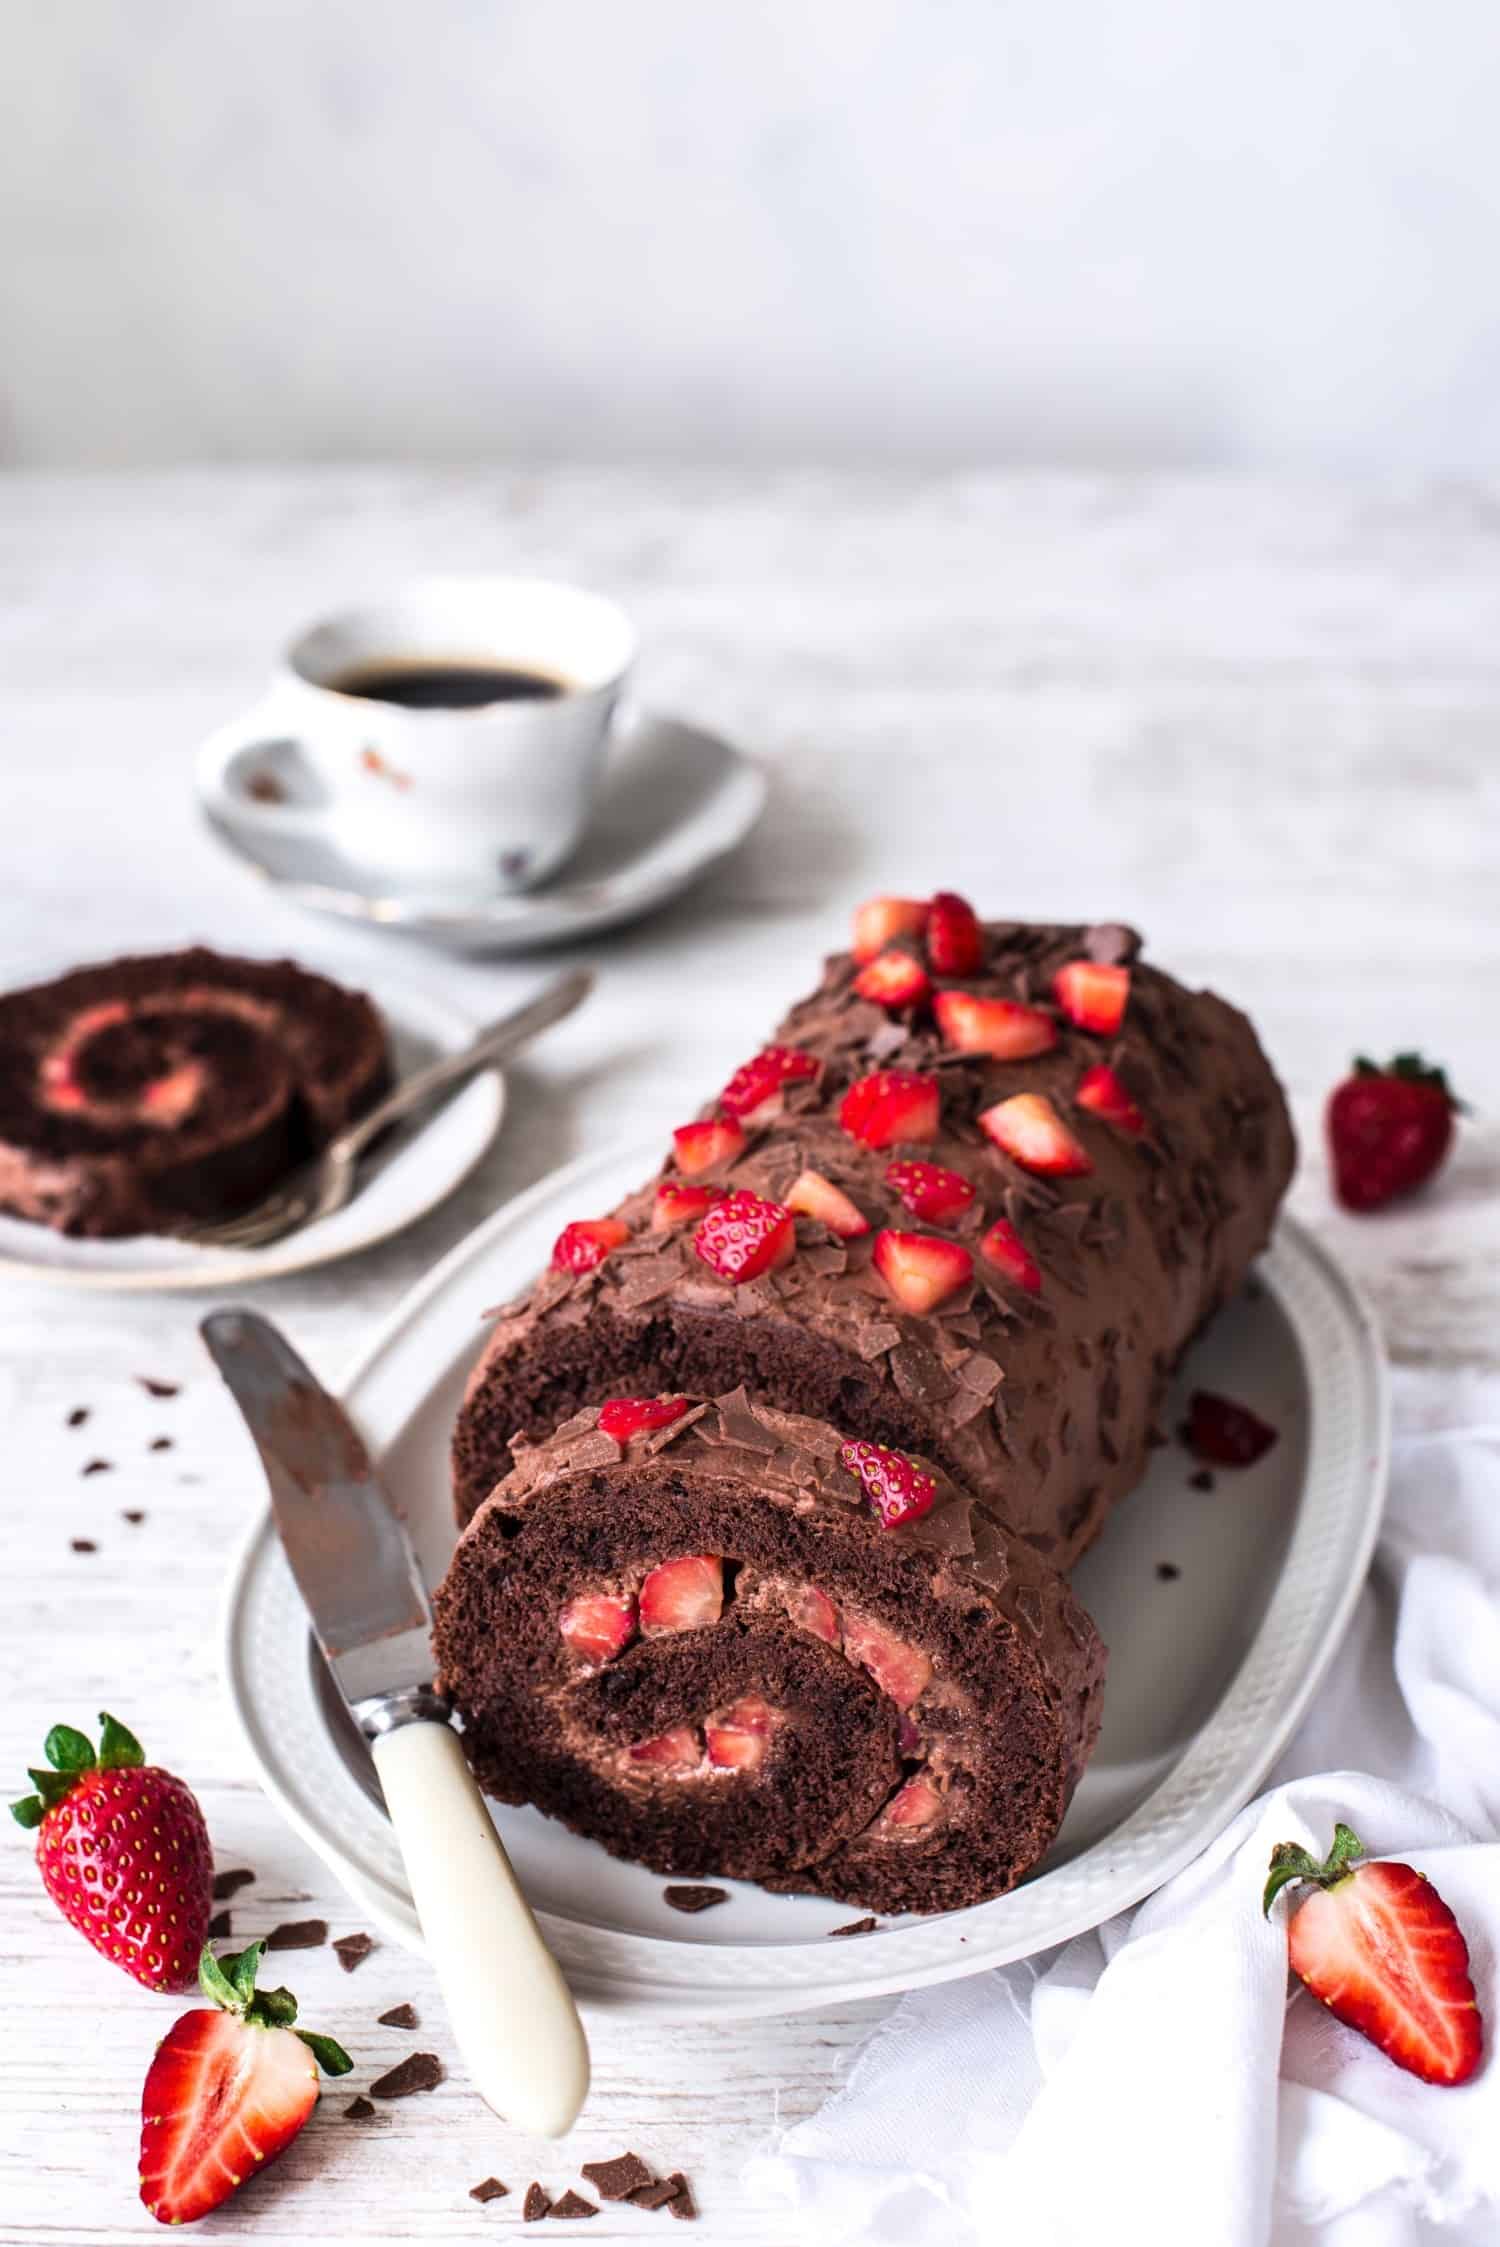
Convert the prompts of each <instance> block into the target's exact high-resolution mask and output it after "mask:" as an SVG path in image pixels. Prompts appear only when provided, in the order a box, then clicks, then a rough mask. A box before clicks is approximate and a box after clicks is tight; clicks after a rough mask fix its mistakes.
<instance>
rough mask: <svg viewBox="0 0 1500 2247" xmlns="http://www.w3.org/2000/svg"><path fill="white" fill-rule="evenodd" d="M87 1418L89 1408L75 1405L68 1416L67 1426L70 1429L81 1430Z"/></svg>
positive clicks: (84, 1405) (83, 1405)
mask: <svg viewBox="0 0 1500 2247" xmlns="http://www.w3.org/2000/svg"><path fill="white" fill-rule="evenodd" d="M88 1416H89V1408H88V1406H87V1405H86V1404H75V1405H74V1407H73V1409H72V1411H71V1412H70V1413H69V1414H68V1426H69V1427H70V1428H81V1427H82V1426H83V1423H84V1421H85V1420H87V1418H88Z"/></svg>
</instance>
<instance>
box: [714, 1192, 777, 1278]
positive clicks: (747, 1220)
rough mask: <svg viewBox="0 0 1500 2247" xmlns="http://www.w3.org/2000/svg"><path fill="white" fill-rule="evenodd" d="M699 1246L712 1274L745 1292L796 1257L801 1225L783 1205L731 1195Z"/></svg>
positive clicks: (716, 1211) (718, 1203)
mask: <svg viewBox="0 0 1500 2247" xmlns="http://www.w3.org/2000/svg"><path fill="white" fill-rule="evenodd" d="M693 1247H694V1249H695V1250H696V1251H697V1253H698V1255H699V1256H700V1257H701V1258H702V1259H703V1262H704V1263H705V1264H706V1265H707V1266H708V1268H709V1270H710V1271H711V1272H717V1273H718V1275H719V1277H720V1279H721V1280H728V1282H729V1284H730V1286H731V1287H740V1286H743V1284H744V1282H745V1281H746V1280H754V1279H759V1278H760V1276H761V1274H762V1273H763V1272H773V1271H775V1269H776V1267H777V1265H778V1264H785V1263H787V1262H789V1261H790V1259H791V1258H792V1257H793V1256H795V1255H796V1253H797V1221H796V1219H795V1218H794V1217H793V1215H792V1213H791V1211H790V1210H789V1209H788V1208H786V1206H785V1205H784V1203H782V1202H768V1201H762V1199H761V1197H760V1195H759V1194H750V1193H745V1192H740V1193H738V1194H725V1196H724V1197H723V1199H722V1200H721V1201H716V1202H715V1203H714V1206H713V1208H712V1209H711V1210H710V1211H709V1213H708V1215H707V1216H706V1217H705V1218H704V1220H703V1222H702V1224H701V1225H700V1226H699V1227H698V1230H697V1231H696V1233H694V1235H693Z"/></svg>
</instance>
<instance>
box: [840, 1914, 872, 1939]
mask: <svg viewBox="0 0 1500 2247" xmlns="http://www.w3.org/2000/svg"><path fill="white" fill-rule="evenodd" d="M878 1925H879V1921H878V1920H877V1919H876V1918H875V1917H874V1915H873V1913H872V1914H871V1916H870V1917H869V1918H868V1919H851V1920H850V1921H849V1922H848V1924H847V1925H846V1926H844V1927H830V1928H829V1930H828V1932H829V1934H830V1935H873V1934H874V1932H875V1929H876V1927H877V1926H878Z"/></svg>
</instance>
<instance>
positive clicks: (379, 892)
mask: <svg viewBox="0 0 1500 2247" xmlns="http://www.w3.org/2000/svg"><path fill="white" fill-rule="evenodd" d="M252 788H254V789H256V790H259V791H268V792H269V793H271V794H272V795H273V796H276V797H279V798H280V800H282V801H284V802H286V803H288V804H293V805H296V804H307V803H311V802H316V801H317V800H318V798H317V788H318V783H317V781H316V780H315V779H314V778H313V776H312V774H311V772H310V770H309V769H308V767H307V765H306V763H305V762H304V760H303V759H302V758H301V756H300V755H299V754H298V750H297V745H296V743H295V742H294V741H284V740H268V739H265V738H262V737H260V736H259V735H258V734H257V733H256V731H255V730H254V729H253V728H251V727H249V726H248V724H247V721H245V720H243V719H242V720H238V721H236V722H235V723H233V724H231V725H227V726H221V727H220V729H219V730H218V732H217V733H214V734H211V735H210V736H209V738H208V740H207V741H206V742H205V743H204V744H203V747H202V749H201V750H200V751H199V754H198V803H199V808H200V810H201V811H202V813H203V816H204V818H205V820H206V821H207V822H208V826H209V829H210V831H211V832H212V833H213V834H214V835H215V836H217V838H218V840H219V841H220V842H221V843H223V844H224V845H225V847H226V848H227V849H228V850H230V851H232V852H233V854H234V856H235V857H236V858H237V859H238V860H239V862H240V864H241V865H243V866H245V867H246V868H248V869H249V871H250V872H252V873H254V874H257V875H259V876H260V877H261V878H262V879H263V880H265V881H268V882H271V883H272V884H274V886H275V887H276V888H277V889H278V890H279V891H280V892H281V894H282V896H284V897H288V898H290V899H291V900H292V901H293V903H294V904H298V905H305V906H307V907H308V908H309V909H310V910H311V911H313V912H315V913H327V914H331V915H332V916H333V917H334V918H335V919H337V920H344V921H357V922H359V923H361V924H362V925H363V926H365V927H369V928H379V929H386V930H389V931H391V932H393V933H395V934H398V935H402V936H414V937H418V938H420V939H422V940H423V941H425V942H426V943H429V944H435V945H438V946H440V947H441V948H442V949H443V950H445V951H449V952H462V953H492V952H525V951H529V950H531V949H532V948H533V947H534V946H537V945H542V944H561V943H565V942H568V941H570V940H572V939H575V938H578V937H583V936H591V935H594V934H596V933H597V932H598V931H599V930H600V929H606V928H614V927H616V926H618V924H619V923H620V922H622V921H630V920H635V919H636V918H638V916H639V915H641V914H642V913H649V912H652V911H654V909H655V908H656V907H657V906H658V905H664V904H665V903H666V902H667V900H668V899H669V898H672V897H675V896H676V895H677V894H678V892H679V891H681V890H684V889H686V888H687V886H688V884H689V883H690V882H695V881H697V880H698V878H699V876H700V875H702V874H706V873H707V872H708V870H709V868H710V867H712V866H715V865H717V864H718V862H719V861H720V859H722V858H725V857H727V856H728V854H729V852H730V851H732V850H734V849H735V848H736V847H737V846H738V845H739V844H740V843H742V842H743V841H744V839H745V837H746V836H747V835H748V834H749V832H750V830H751V828H752V827H753V826H754V825H755V823H756V821H757V820H758V819H759V817H760V815H761V812H762V811H763V810H764V808H765V801H766V779H765V775H764V773H763V772H762V771H761V769H760V767H759V766H758V765H756V764H754V763H752V761H751V760H750V759H749V758H748V757H746V756H743V755H742V754H741V753H740V751H739V750H737V749H734V748H731V746H730V744H729V743H728V742H727V741H723V740H721V739H720V738H719V736H718V735H717V734H712V733H707V732H705V731H704V730H703V729H702V728H701V727H699V726H690V725H685V724H684V723H683V722H682V721H681V720H680V719H677V718H668V717H664V716H662V715H660V714H659V713H657V712H653V711H641V710H638V711H634V712H631V713H629V714H627V716H626V717H625V718H624V719H623V720H622V721H621V723H620V725H619V726H618V727H617V728H616V731H615V735H614V738H613V740H612V741H611V744H610V749H609V756H608V761H607V763H606V765H605V770H604V777H603V780H602V781H601V783H600V788H599V795H598V798H597V800H596V802H595V804H594V808H593V811H592V813H591V815H590V818H589V823H588V827H587V829H586V830H585V833H584V837H583V840H582V842H581V843H580V844H579V846H578V848H577V850H576V851H575V852H574V854H573V856H572V857H571V858H570V859H569V861H568V863H567V865H566V866H565V867H564V868H563V870H562V872H561V874H560V875H559V876H558V877H557V878H556V880H554V881H552V882H550V883H548V884H547V885H545V886H544V887H543V888H541V889H536V890H528V891H524V892H521V893H519V894H514V895H509V896H495V897H481V898H476V897H472V896H461V897H447V896H434V895H432V894H431V893H418V892H415V891H410V892H405V891H391V890H383V889H381V888H379V887H376V886H374V885H373V883H372V877H370V876H369V875H368V874H366V873H365V872H364V871H363V870H362V869H361V868H360V867H359V866H357V865H355V864H354V863H353V861H352V860H350V859H348V858H346V857H344V856H343V855H342V854H341V853H340V852H339V851H338V849H337V848H336V847H335V846H334V845H333V844H332V843H330V842H328V841H325V840H318V839H310V838H309V837H307V836H305V835H298V834H287V835H278V834H276V833H275V832H274V830H273V829H271V827H270V826H269V823H268V819H267V813H266V810H265V807H264V803H263V801H261V802H256V801H255V800H254V798H253V797H252V794H251V791H252Z"/></svg>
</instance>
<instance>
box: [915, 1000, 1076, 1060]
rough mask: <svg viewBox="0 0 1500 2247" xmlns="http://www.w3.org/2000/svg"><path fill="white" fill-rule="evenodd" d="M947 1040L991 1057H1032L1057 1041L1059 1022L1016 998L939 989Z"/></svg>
mask: <svg viewBox="0 0 1500 2247" xmlns="http://www.w3.org/2000/svg"><path fill="white" fill-rule="evenodd" d="M932 1011H933V1013H934V1014H935V1015H936V1016H937V1025H938V1028H939V1029H940V1030H941V1031H942V1033H943V1043H944V1044H945V1045H949V1046H951V1047H952V1048H953V1050H954V1052H955V1053H983V1054H986V1055H988V1057H989V1059H990V1060H991V1061H1029V1060H1030V1059H1031V1058H1032V1056H1033V1054H1037V1053H1046V1052H1048V1051H1049V1049H1050V1048H1051V1047H1053V1046H1055V1045H1056V1043H1057V1024H1056V1023H1055V1022H1054V1021H1053V1019H1052V1017H1051V1015H1050V1014H1043V1012H1042V1010H1041V1008H1040V1007H1038V1006H1022V1005H1020V1003H1019V1002H1018V1001H1017V1000H1015V999H981V998H977V997H976V996H975V994H974V993H973V992H972V991H939V993H938V995H937V997H936V998H935V999H934V1000H933V1002H932Z"/></svg>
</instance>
